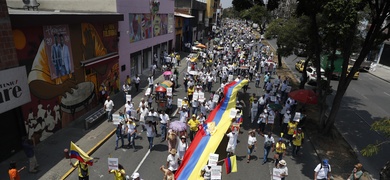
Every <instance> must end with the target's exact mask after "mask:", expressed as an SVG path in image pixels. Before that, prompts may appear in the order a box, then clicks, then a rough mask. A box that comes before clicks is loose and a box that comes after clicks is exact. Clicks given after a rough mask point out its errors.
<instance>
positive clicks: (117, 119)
mask: <svg viewBox="0 0 390 180" xmlns="http://www.w3.org/2000/svg"><path fill="white" fill-rule="evenodd" d="M120 122H121V118H120V116H119V114H112V124H114V125H118V124H119V123H120Z"/></svg>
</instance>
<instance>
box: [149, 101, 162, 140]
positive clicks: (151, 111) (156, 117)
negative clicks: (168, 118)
mask: <svg viewBox="0 0 390 180" xmlns="http://www.w3.org/2000/svg"><path fill="white" fill-rule="evenodd" d="M148 117H152V122H153V127H154V133H155V135H156V136H157V135H158V134H157V119H159V118H160V117H159V116H158V113H157V112H155V111H154V108H153V107H151V108H150V111H149V113H148Z"/></svg>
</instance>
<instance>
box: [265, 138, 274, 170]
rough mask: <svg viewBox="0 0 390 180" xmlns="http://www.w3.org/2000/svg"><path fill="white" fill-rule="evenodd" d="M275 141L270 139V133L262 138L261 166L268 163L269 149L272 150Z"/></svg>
mask: <svg viewBox="0 0 390 180" xmlns="http://www.w3.org/2000/svg"><path fill="white" fill-rule="evenodd" d="M274 144H275V139H274V137H272V132H268V133H267V135H265V136H264V157H263V164H265V163H267V161H268V154H269V153H270V151H271V148H272V149H273V148H274Z"/></svg>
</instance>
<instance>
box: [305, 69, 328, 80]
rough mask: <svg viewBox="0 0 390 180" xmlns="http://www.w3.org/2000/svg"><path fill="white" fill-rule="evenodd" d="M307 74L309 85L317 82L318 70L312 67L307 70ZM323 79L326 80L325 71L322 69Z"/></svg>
mask: <svg viewBox="0 0 390 180" xmlns="http://www.w3.org/2000/svg"><path fill="white" fill-rule="evenodd" d="M306 74H307V83H309V84H310V83H316V82H317V70H316V68H314V67H312V66H310V67H307V68H306ZM321 79H322V80H326V77H325V70H324V69H322V68H321Z"/></svg>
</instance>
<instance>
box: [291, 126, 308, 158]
mask: <svg viewBox="0 0 390 180" xmlns="http://www.w3.org/2000/svg"><path fill="white" fill-rule="evenodd" d="M304 139H305V134H304V133H303V132H302V129H301V128H298V130H297V131H296V132H295V133H294V135H293V141H292V144H293V150H292V155H293V156H295V155H298V152H299V150H300V149H301V147H302V144H303V140H304Z"/></svg>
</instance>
